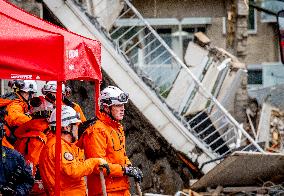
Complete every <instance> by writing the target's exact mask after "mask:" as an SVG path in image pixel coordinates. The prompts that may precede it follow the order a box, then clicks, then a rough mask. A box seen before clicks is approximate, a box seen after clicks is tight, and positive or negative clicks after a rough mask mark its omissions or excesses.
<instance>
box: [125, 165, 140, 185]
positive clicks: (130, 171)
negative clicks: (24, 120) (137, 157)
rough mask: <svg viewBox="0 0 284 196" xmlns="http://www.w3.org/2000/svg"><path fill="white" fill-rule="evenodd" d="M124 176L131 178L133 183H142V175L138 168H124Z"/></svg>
mask: <svg viewBox="0 0 284 196" xmlns="http://www.w3.org/2000/svg"><path fill="white" fill-rule="evenodd" d="M124 175H126V176H129V177H133V178H134V180H135V182H139V183H141V182H142V179H143V173H142V171H141V170H140V169H139V168H138V167H132V166H128V167H125V168H124Z"/></svg>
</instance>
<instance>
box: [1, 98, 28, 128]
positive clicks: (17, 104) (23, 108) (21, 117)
mask: <svg viewBox="0 0 284 196" xmlns="http://www.w3.org/2000/svg"><path fill="white" fill-rule="evenodd" d="M18 97H19V99H15V100H13V101H12V102H11V103H10V104H8V105H7V107H6V111H7V115H6V116H5V121H6V122H7V123H8V125H9V127H10V128H14V127H19V126H20V125H22V124H24V123H25V122H27V121H29V120H31V119H32V117H31V116H29V115H26V114H25V113H27V112H28V104H27V103H26V102H25V101H24V100H23V98H22V97H20V96H18Z"/></svg>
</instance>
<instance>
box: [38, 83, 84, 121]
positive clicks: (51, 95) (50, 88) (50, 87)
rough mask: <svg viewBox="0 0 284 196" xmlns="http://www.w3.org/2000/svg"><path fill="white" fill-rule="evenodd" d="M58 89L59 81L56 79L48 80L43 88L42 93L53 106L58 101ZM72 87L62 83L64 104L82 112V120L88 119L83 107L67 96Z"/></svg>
mask: <svg viewBox="0 0 284 196" xmlns="http://www.w3.org/2000/svg"><path fill="white" fill-rule="evenodd" d="M56 90H57V83H56V81H49V82H47V83H46V84H45V85H44V86H43V88H42V89H41V91H42V94H43V95H45V99H46V100H47V101H48V102H49V104H50V105H51V107H53V106H54V107H55V102H56ZM70 91H71V89H70V88H69V87H66V86H65V85H64V84H62V95H63V97H62V100H63V104H65V105H67V106H70V107H72V108H73V109H74V110H75V111H76V112H77V113H79V114H80V119H81V121H82V122H84V121H86V117H85V115H84V113H83V111H82V109H81V107H80V106H79V105H78V104H77V103H75V102H72V101H70V100H69V99H68V98H67V94H70Z"/></svg>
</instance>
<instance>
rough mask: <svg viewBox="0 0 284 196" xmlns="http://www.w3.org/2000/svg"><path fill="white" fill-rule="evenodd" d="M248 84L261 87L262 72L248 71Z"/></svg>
mask: <svg viewBox="0 0 284 196" xmlns="http://www.w3.org/2000/svg"><path fill="white" fill-rule="evenodd" d="M248 84H249V85H255V84H258V85H262V70H261V69H254V70H248Z"/></svg>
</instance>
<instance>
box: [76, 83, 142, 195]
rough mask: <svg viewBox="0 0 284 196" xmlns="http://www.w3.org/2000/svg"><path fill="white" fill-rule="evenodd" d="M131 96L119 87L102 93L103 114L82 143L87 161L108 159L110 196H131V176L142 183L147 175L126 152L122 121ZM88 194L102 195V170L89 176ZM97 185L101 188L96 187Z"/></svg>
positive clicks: (106, 89)
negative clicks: (95, 158) (130, 159)
mask: <svg viewBox="0 0 284 196" xmlns="http://www.w3.org/2000/svg"><path fill="white" fill-rule="evenodd" d="M127 102H128V94H127V93H124V92H123V91H122V90H120V89H119V88H117V87H115V86H108V87H107V88H105V89H104V90H102V91H101V96H100V104H101V112H100V114H99V115H98V116H97V118H98V119H97V121H96V122H95V123H94V124H93V125H91V126H90V127H88V128H87V129H86V130H85V132H84V133H83V135H82V137H81V138H80V140H79V142H78V144H77V145H78V146H80V147H83V149H84V152H85V156H86V158H91V157H97V158H103V159H105V160H107V162H108V164H109V167H110V174H109V175H108V176H106V178H105V181H106V189H107V190H106V191H107V194H108V196H116V195H117V196H123V195H124V196H128V195H130V192H129V181H128V177H134V179H135V181H136V182H141V180H142V178H143V174H142V172H141V170H140V169H139V168H137V167H133V166H132V165H131V162H130V161H129V159H128V157H127V156H126V151H125V135H124V131H123V127H122V125H121V124H120V121H121V120H122V119H123V117H124V104H125V103H127ZM87 183H88V195H89V196H93V195H102V188H101V185H100V177H99V170H96V171H95V172H94V173H93V174H91V175H89V176H88V177H87ZM94 185H97V186H94Z"/></svg>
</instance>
